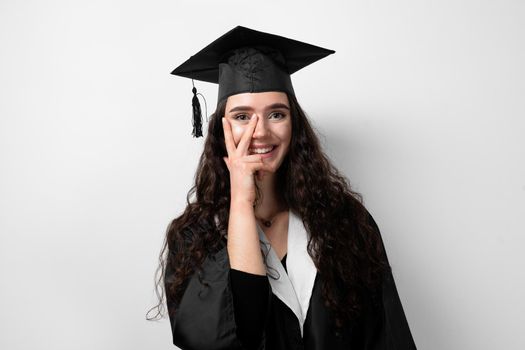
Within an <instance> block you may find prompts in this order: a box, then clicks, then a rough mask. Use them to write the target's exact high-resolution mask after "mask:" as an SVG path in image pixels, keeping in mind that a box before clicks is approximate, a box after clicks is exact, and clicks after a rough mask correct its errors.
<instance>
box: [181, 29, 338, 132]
mask: <svg viewBox="0 0 525 350" xmlns="http://www.w3.org/2000/svg"><path fill="white" fill-rule="evenodd" d="M334 52H335V51H333V50H328V49H324V48H322V47H319V46H314V45H311V44H307V43H303V42H301V41H297V40H293V39H289V38H285V37H282V36H278V35H274V34H269V33H264V32H259V31H256V30H253V29H249V28H246V27H241V26H237V27H235V28H234V29H232V30H230V31H229V32H227V33H226V34H224V35H223V36H221V37H219V38H218V39H216V40H215V41H214V42H212V43H211V44H209V45H208V46H206V47H205V48H204V49H202V50H201V51H199V52H197V53H196V54H195V55H193V56H191V57H190V58H189V59H188V60H187V61H186V62H184V63H183V64H181V65H180V66H178V67H177V68H175V69H174V70H173V71H172V72H171V74H174V75H178V76H182V77H186V78H190V79H194V80H201V81H206V82H210V83H216V84H219V96H218V99H217V102H220V101H222V100H224V99H226V98H228V96H232V95H235V94H240V93H244V92H265V91H282V92H286V93H289V94H292V95H294V90H293V86H292V81H291V79H290V74H293V73H295V72H297V71H298V70H299V69H301V68H304V67H306V66H308V65H309V64H311V63H313V62H315V61H317V60H320V59H321V58H324V57H326V56H328V55H330V54H332V53H334ZM192 105H193V136H195V137H199V136H202V117H201V116H200V114H201V112H200V104H199V100H198V98H197V89H196V88H195V87H193V101H192Z"/></svg>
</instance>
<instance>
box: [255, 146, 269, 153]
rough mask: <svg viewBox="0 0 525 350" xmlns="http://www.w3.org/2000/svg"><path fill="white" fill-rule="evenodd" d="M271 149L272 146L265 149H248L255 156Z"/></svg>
mask: <svg viewBox="0 0 525 350" xmlns="http://www.w3.org/2000/svg"><path fill="white" fill-rule="evenodd" d="M272 149H273V146H271V147H266V148H250V152H251V153H255V154H264V153H268V152H270V151H271V150H272Z"/></svg>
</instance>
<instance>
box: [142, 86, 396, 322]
mask: <svg viewBox="0 0 525 350" xmlns="http://www.w3.org/2000/svg"><path fill="white" fill-rule="evenodd" d="M288 100H289V104H290V114H291V118H292V138H291V142H290V148H289V151H288V154H287V155H286V157H285V159H284V160H283V163H282V164H281V166H280V168H279V169H278V171H277V179H278V191H279V193H281V194H283V200H284V202H285V204H286V205H287V206H288V207H289V208H290V209H292V210H293V211H294V212H296V213H297V214H298V215H299V217H301V218H302V220H303V224H304V226H305V228H306V230H307V231H308V233H309V234H310V239H309V241H308V247H307V248H308V253H309V254H310V256H311V257H312V260H313V262H314V264H315V266H316V268H317V270H318V272H319V274H320V276H321V280H322V295H323V299H324V303H325V305H326V306H327V307H328V308H329V309H330V310H331V312H332V313H333V315H334V323H335V326H336V327H337V328H340V327H342V326H343V325H344V324H345V323H347V322H351V321H354V320H356V319H357V318H358V317H359V315H360V314H361V312H362V310H363V308H364V298H366V297H370V296H371V295H377V294H378V293H377V292H378V291H379V288H378V287H379V286H380V284H381V281H382V278H383V276H384V273H385V271H388V270H389V269H390V266H389V265H388V261H387V258H386V254H385V252H384V247H383V244H382V241H381V237H380V234H379V230H378V228H377V226H376V225H375V223H374V222H373V219H371V216H370V215H369V213H368V211H367V210H366V208H365V207H364V205H363V199H362V196H361V195H360V194H359V193H357V192H355V191H353V190H352V189H351V187H350V184H349V183H348V182H347V180H346V179H345V177H344V176H343V175H341V174H340V172H339V171H338V170H337V169H336V168H335V167H334V166H333V165H332V164H331V162H330V160H329V158H328V157H327V156H326V155H325V154H324V153H323V151H322V149H321V146H320V142H319V139H318V137H317V135H316V133H315V132H314V130H313V128H312V126H311V125H310V123H309V121H308V119H307V117H306V115H305V113H304V111H303V110H302V109H301V107H300V106H299V103H298V102H297V100H296V98H295V96H293V95H291V94H288ZM225 105H226V103H225V101H223V102H221V103H219V104H218V106H217V109H216V111H215V113H214V114H213V115H212V116H211V119H210V121H209V125H208V135H207V138H206V140H205V144H204V150H203V153H202V155H201V157H200V161H199V164H198V167H197V171H196V175H195V184H194V186H193V187H192V188H191V189H190V191H189V193H188V196H187V206H186V209H185V210H184V212H183V213H182V215H180V216H179V217H177V218H175V219H174V220H173V221H172V222H171V223H170V224H169V226H168V228H167V232H166V237H165V240H164V244H163V247H162V250H161V254H160V257H159V267H158V268H157V271H156V292H157V296H158V298H159V304H158V305H157V306H155V307H154V308H152V309H150V310H149V311H148V314H149V313H150V312H151V311H153V310H157V314H156V315H155V316H154V317H153V318H149V317H147V318H148V319H158V318H159V316H160V317H162V316H163V315H164V306H165V305H164V296H165V297H166V301H167V304H168V305H170V307H168V309H169V311H170V316H171V315H172V314H171V313H172V312H176V309H177V306H178V303H179V302H180V299H181V297H182V294H183V292H184V289H185V287H186V284H187V282H188V280H189V277H190V276H191V275H193V274H194V273H199V268H200V266H201V265H202V263H203V261H204V259H205V258H206V257H207V256H208V255H209V254H213V253H214V252H217V251H218V250H220V249H221V248H223V247H224V246H225V244H226V238H225V236H226V233H227V224H228V215H229V207H230V176H229V172H228V168H227V167H226V165H225V163H224V161H223V157H225V156H227V152H226V148H225V143H224V134H223V129H222V125H221V118H223V117H224V110H225ZM199 276H200V274H199ZM163 287H164V288H163Z"/></svg>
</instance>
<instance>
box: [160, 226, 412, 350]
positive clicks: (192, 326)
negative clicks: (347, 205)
mask: <svg viewBox="0 0 525 350" xmlns="http://www.w3.org/2000/svg"><path fill="white" fill-rule="evenodd" d="M372 220H373V219H372ZM374 224H375V222H374ZM376 227H377V226H376ZM167 266H168V268H167V270H166V276H165V277H166V279H167V278H169V277H170V274H172V273H173V271H171V270H170V269H169V264H168V265H167ZM232 271H233V270H232V269H231V268H230V266H229V261H228V252H227V250H226V246H224V247H223V248H222V249H221V250H219V251H218V252H217V253H215V254H213V255H210V256H208V257H207V258H206V259H205V261H204V263H203V266H202V269H201V272H200V277H199V274H198V273H195V274H194V275H193V276H192V277H190V279H189V281H188V283H187V285H186V289H185V291H184V294H183V296H182V299H181V301H180V304H179V305H178V308H177V310H176V312H175V314H174V315H172V313H171V312H170V323H171V329H172V335H173V344H175V345H176V346H178V347H180V348H181V349H183V350H200V349H203V350H204V349H206V350H214V349H217V350H218V349H246V347H244V344H243V343H242V342H241V340H240V337H239V334H238V328H239V327H238V326H237V324H236V314H237V315H238V314H239V312H236V310H235V307H234V304H235V303H234V293H233V290H232V279H231V274H232ZM258 277H259V276H258ZM263 277H264V276H263ZM321 278H322V277H321V275H320V274H319V273H317V275H316V277H315V282H314V287H313V291H312V296H311V299H310V304H309V308H308V312H307V314H306V319H305V323H304V326H303V336H302V337H301V332H300V326H299V321H298V319H297V317H296V316H295V314H294V313H293V312H292V311H291V310H290V309H289V308H288V306H287V305H286V304H284V303H283V302H282V301H281V300H280V299H279V298H278V297H277V296H276V295H274V294H273V293H272V292H271V289H270V288H268V289H267V292H268V298H267V300H268V306H267V315H266V317H265V322H264V323H265V326H264V329H262V330H261V332H260V333H261V339H260V341H257V342H258V343H259V347H258V348H259V349H266V350H284V349H287V350H288V349H290V350H291V349H294V350H295V349H306V350H325V349H326V350H328V349H330V350H332V349H333V350H339V349H356V350H361V349H363V350H364V349H371V350H387V349H388V350H394V349H395V350H411V349H416V346H415V344H414V341H413V339H412V335H411V333H410V329H409V326H408V323H407V320H406V317H405V314H404V311H403V307H402V305H401V301H400V299H399V296H398V293H397V289H396V286H395V282H394V279H393V277H392V274H391V273H387V274H386V276H385V278H384V282H383V285H382V296H381V299H382V304H381V305H380V307H377V306H373V305H372V303H371V302H369V301H368V302H367V303H366V304H365V307H364V312H363V314H362V316H361V317H360V319H359V320H358V322H357V324H356V325H354V326H352V327H350V326H348V327H347V328H346V329H344V330H343V331H342V332H341V335H340V336H336V334H335V333H334V329H333V326H332V325H333V322H332V320H331V317H330V312H329V310H328V309H327V308H326V307H325V306H324V304H323V300H322V293H321V284H322V280H321ZM237 305H238V303H237ZM173 307H174V306H173V303H172V302H171V301H170V300H168V309H171V308H173Z"/></svg>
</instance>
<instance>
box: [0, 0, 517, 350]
mask: <svg viewBox="0 0 525 350" xmlns="http://www.w3.org/2000/svg"><path fill="white" fill-rule="evenodd" d="M524 4H525V3H524V2H523V1H519V0H514V1H511V0H507V1H467V0H461V1H458V0H442V1H421V0H404V1H389V0H377V1H322V2H312V3H308V2H305V1H258V2H254V1H208V2H202V1H195V0H192V1H148V2H146V1H131V0H126V1H124V0H120V1H116V0H115V1H107V0H104V1H102V0H91V1H82V2H80V1H65V0H62V1H59V0H57V1H15V0H2V1H1V2H0V50H1V56H0V167H1V168H0V277H1V287H0V329H1V331H0V348H1V349H6V350H7V349H8V350H15V349H54V350H58V349H78V350H83V349H99V350H105V349H108V350H109V349H111V350H114V349H126V350H133V349H173V348H174V347H173V345H172V344H171V332H170V328H169V322H168V321H167V320H163V321H160V322H150V321H146V320H145V313H146V311H147V310H148V309H149V308H150V307H151V306H153V305H155V298H154V294H153V273H154V270H155V267H156V263H157V257H158V253H159V249H160V247H161V244H162V239H163V236H164V233H165V229H166V227H167V224H168V223H169V221H170V220H171V219H172V218H173V217H175V216H177V215H178V214H179V213H180V212H181V210H182V208H183V207H184V205H185V198H186V192H187V191H188V189H189V188H190V186H191V184H192V179H193V175H194V171H195V166H196V163H197V160H198V156H199V155H200V153H201V150H202V139H193V138H192V137H191V135H190V132H191V121H190V120H191V119H190V118H191V116H190V111H191V96H192V95H191V82H190V81H189V80H187V79H183V78H179V77H175V76H172V75H170V74H169V73H170V72H171V70H172V69H173V68H175V67H176V66H177V65H179V64H180V63H182V62H183V61H184V60H186V59H187V58H188V57H189V56H190V55H192V54H194V53H195V52H197V51H198V50H200V49H201V48H202V47H204V46H205V45H207V44H208V43H210V42H211V41H213V40H214V39H215V38H216V37H218V36H220V35H222V34H223V33H225V32H226V31H228V30H230V29H231V28H233V27H234V26H235V25H238V24H240V25H244V26H247V27H251V28H254V29H258V30H262V31H268V32H272V33H276V34H280V35H283V36H288V37H293V38H295V39H298V40H302V41H306V42H310V43H313V44H317V45H320V46H323V47H327V48H331V49H334V50H336V51H337V53H336V54H335V55H332V56H329V57H327V58H326V59H324V60H321V61H319V62H318V63H316V64H314V65H312V66H309V67H307V68H305V69H303V70H301V71H300V72H298V73H296V74H294V75H293V82H294V86H295V90H296V93H297V96H298V99H299V101H300V102H301V104H302V106H303V108H304V109H305V110H306V111H307V113H308V114H309V116H310V117H311V119H312V121H313V123H314V125H315V126H316V127H317V128H318V130H319V132H320V134H321V135H322V136H321V137H322V142H323V145H324V146H325V149H326V152H327V153H328V154H329V156H330V157H331V158H332V159H333V161H334V163H335V164H336V165H337V166H338V167H339V168H340V169H341V171H343V173H344V174H346V175H347V176H348V178H349V179H350V182H351V184H353V186H354V188H355V189H356V190H357V191H359V192H361V193H362V194H363V195H364V198H365V204H366V206H367V207H368V209H369V210H370V212H371V213H372V214H373V216H374V217H375V219H376V221H377V222H378V224H379V226H380V228H381V230H382V234H383V238H384V240H385V244H386V247H387V251H388V254H389V257H390V261H391V264H392V266H393V269H394V276H395V278H396V281H397V285H398V289H399V293H400V295H401V299H402V302H403V305H404V308H405V312H406V315H407V318H408V321H409V323H410V326H411V329H412V333H413V335H414V338H415V341H416V343H417V345H418V348H419V349H430V350H434V349H436V350H438V349H447V350H449V349H458V350H459V349H462V350H463V349H476V350H478V349H524V348H525V332H524V328H523V327H524V325H525V316H524V315H525V302H524V300H523V295H525V281H524V272H523V269H524V268H525V257H524V254H523V251H524V248H525V244H524V243H525V239H524V234H525V223H524V219H525V141H524V137H523V135H524V133H525V122H524V117H525V115H524V111H525V102H524V101H525V99H524V97H525V69H524V64H523V62H525V47H524V45H525V44H524V43H525V38H524V36H525V21H524V18H525V16H524V15H525V5H524ZM197 87H198V88H199V90H200V91H201V92H202V93H204V95H205V96H206V97H207V100H208V112H209V113H211V112H212V111H211V110H212V109H213V106H214V105H215V103H216V94H217V88H216V86H214V85H212V84H206V83H197Z"/></svg>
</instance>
